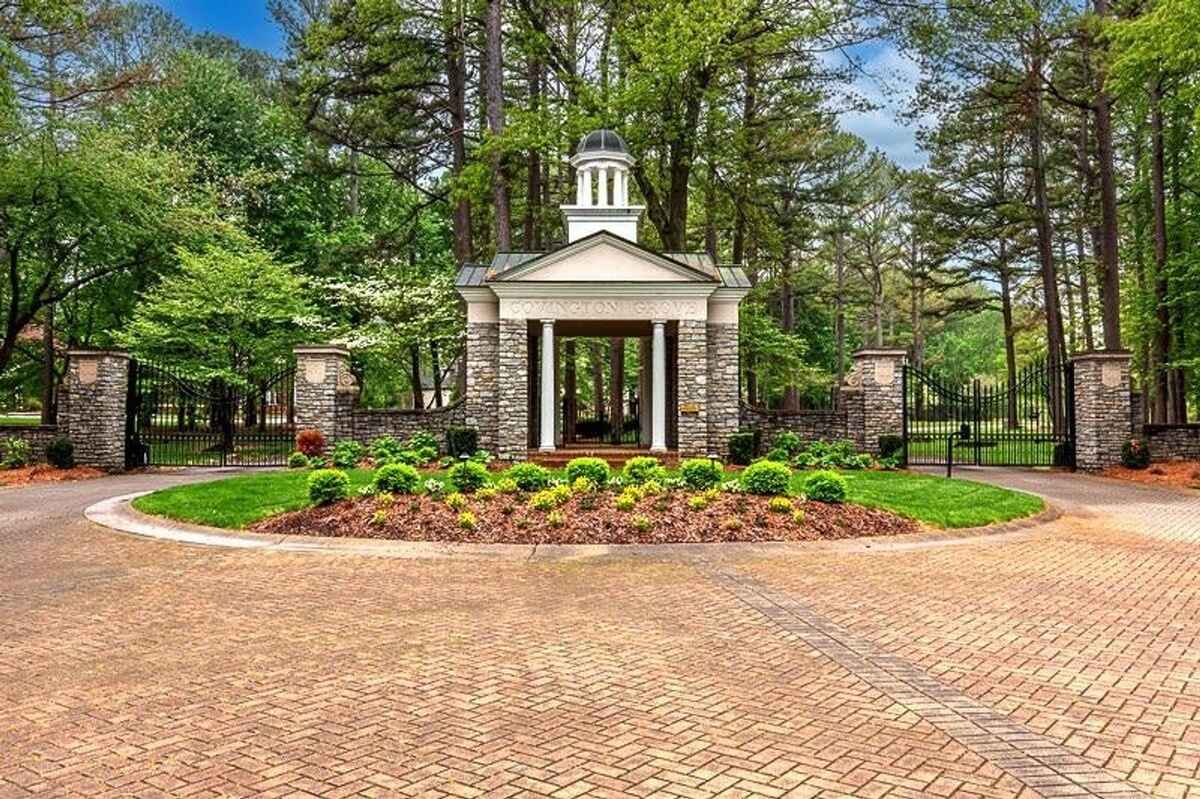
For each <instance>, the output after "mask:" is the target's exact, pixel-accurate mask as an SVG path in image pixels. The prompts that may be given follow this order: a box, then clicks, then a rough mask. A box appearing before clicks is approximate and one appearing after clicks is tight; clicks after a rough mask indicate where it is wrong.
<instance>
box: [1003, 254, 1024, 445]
mask: <svg viewBox="0 0 1200 799" xmlns="http://www.w3.org/2000/svg"><path fill="white" fill-rule="evenodd" d="M998 271H999V273H1000V315H1001V318H1003V320H1004V371H1005V374H1006V376H1007V378H1008V392H1007V394H1008V398H1007V402H1006V405H1007V407H1006V408H1005V414H1006V416H1007V417H1008V428H1009V429H1010V430H1016V429H1017V428H1018V427H1020V420H1019V419H1018V418H1017V391H1016V388H1017V333H1016V330H1015V329H1014V328H1013V303H1012V270H1011V269H1010V268H1009V265H1008V240H1007V239H1003V238H1002V239H1000V263H999V269H998Z"/></svg>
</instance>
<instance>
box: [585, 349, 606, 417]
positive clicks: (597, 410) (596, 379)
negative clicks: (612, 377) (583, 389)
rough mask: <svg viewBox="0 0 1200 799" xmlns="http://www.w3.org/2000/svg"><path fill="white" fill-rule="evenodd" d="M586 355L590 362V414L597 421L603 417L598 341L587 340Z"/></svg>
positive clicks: (602, 367) (601, 368)
mask: <svg viewBox="0 0 1200 799" xmlns="http://www.w3.org/2000/svg"><path fill="white" fill-rule="evenodd" d="M588 355H589V356H590V359H591V362H592V364H591V365H592V415H593V416H594V417H595V418H596V420H597V421H599V420H600V419H603V418H604V366H603V358H602V357H601V352H600V342H599V341H598V340H596V339H592V340H591V341H589V342H588Z"/></svg>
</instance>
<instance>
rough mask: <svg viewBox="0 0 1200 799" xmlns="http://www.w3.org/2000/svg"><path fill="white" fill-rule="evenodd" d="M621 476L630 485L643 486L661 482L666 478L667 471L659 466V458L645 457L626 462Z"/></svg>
mask: <svg viewBox="0 0 1200 799" xmlns="http://www.w3.org/2000/svg"><path fill="white" fill-rule="evenodd" d="M621 476H622V477H624V479H625V482H626V483H627V484H629V485H642V484H643V483H648V482H650V481H651V480H655V481H658V482H661V481H662V479H663V478H664V477H666V469H664V468H663V467H662V466H661V465H660V464H659V462H658V458H651V457H648V456H644V455H643V456H641V457H638V458H630V459H629V460H627V461H625V468H624V469H622V470H621Z"/></svg>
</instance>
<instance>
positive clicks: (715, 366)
mask: <svg viewBox="0 0 1200 799" xmlns="http://www.w3.org/2000/svg"><path fill="white" fill-rule="evenodd" d="M707 330H708V450H709V452H711V453H714V454H716V455H718V456H720V457H721V458H725V457H726V456H728V454H729V437H730V436H731V435H733V434H734V433H736V432H737V429H738V427H739V426H740V414H741V409H740V407H739V406H740V398H739V396H738V382H739V381H738V377H739V375H738V326H737V325H736V324H732V323H719V322H709V323H708V328H707Z"/></svg>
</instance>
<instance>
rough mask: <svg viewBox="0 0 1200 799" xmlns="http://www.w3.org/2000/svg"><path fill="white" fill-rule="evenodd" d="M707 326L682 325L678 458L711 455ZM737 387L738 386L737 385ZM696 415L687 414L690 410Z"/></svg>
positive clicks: (684, 322) (688, 322)
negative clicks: (690, 408)
mask: <svg viewBox="0 0 1200 799" xmlns="http://www.w3.org/2000/svg"><path fill="white" fill-rule="evenodd" d="M707 327H708V326H707V324H706V323H705V322H701V321H696V320H681V321H680V322H679V336H678V356H677V360H676V369H677V371H678V376H677V380H678V386H679V397H678V400H679V402H678V406H679V422H678V425H679V455H680V457H683V458H694V457H699V456H704V455H708V454H709V451H710V447H709V440H708V367H709V362H708V329H707ZM735 385H736V383H735ZM689 405H690V406H692V407H695V408H697V410H696V411H695V412H687V413H685V412H684V408H685V407H687V406H689Z"/></svg>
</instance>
